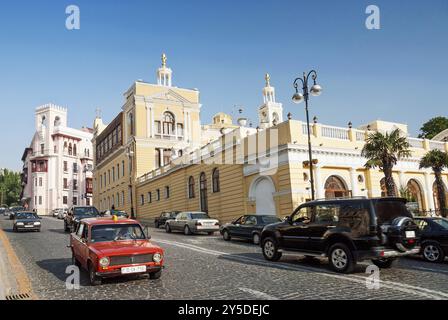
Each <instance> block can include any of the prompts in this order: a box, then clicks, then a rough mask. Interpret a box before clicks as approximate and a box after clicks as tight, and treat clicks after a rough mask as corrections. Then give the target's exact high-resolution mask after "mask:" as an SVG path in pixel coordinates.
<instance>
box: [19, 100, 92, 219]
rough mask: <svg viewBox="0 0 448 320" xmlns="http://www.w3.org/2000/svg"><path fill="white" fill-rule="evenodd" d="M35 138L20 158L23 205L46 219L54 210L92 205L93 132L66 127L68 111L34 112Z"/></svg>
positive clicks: (48, 108) (46, 107)
mask: <svg viewBox="0 0 448 320" xmlns="http://www.w3.org/2000/svg"><path fill="white" fill-rule="evenodd" d="M35 128H36V131H35V134H34V136H33V139H32V141H31V144H30V146H29V147H27V148H26V149H25V151H24V153H23V156H22V162H23V172H22V196H21V199H22V203H23V205H24V206H25V207H27V208H28V209H30V210H34V209H35V210H36V211H37V212H38V213H39V214H41V215H48V214H50V213H51V211H52V210H53V209H56V208H69V207H70V206H72V205H91V204H92V203H93V201H92V197H93V176H92V170H93V149H92V142H91V140H92V130H91V129H88V128H82V129H81V130H78V129H73V128H70V127H68V126H67V109H66V108H62V107H60V106H56V105H53V104H48V105H44V106H41V107H38V108H37V109H36V112H35Z"/></svg>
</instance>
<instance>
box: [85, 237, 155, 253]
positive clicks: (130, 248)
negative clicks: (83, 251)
mask: <svg viewBox="0 0 448 320" xmlns="http://www.w3.org/2000/svg"><path fill="white" fill-rule="evenodd" d="M90 248H91V249H93V250H94V251H97V252H98V253H99V254H100V255H102V256H120V255H135V254H146V253H155V252H163V250H162V249H161V248H160V247H159V246H157V245H154V244H152V243H151V242H150V241H147V240H139V241H112V242H99V243H94V244H91V245H90Z"/></svg>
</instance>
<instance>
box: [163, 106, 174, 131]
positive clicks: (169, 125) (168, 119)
mask: <svg viewBox="0 0 448 320" xmlns="http://www.w3.org/2000/svg"><path fill="white" fill-rule="evenodd" d="M174 125H175V121H174V115H173V114H172V113H171V112H165V113H164V114H163V134H170V135H173V134H174Z"/></svg>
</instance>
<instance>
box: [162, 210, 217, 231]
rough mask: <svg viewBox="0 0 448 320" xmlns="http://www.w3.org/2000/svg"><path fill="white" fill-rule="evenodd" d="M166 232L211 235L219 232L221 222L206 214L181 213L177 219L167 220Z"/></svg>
mask: <svg viewBox="0 0 448 320" xmlns="http://www.w3.org/2000/svg"><path fill="white" fill-rule="evenodd" d="M165 230H166V232H168V233H170V232H171V231H183V232H184V234H185V235H190V234H195V233H199V232H206V233H208V234H209V235H212V234H214V233H215V232H216V231H219V221H218V220H216V219H212V218H210V217H209V216H208V215H207V213H205V212H180V213H178V214H177V216H176V218H174V219H170V220H167V221H166V223H165Z"/></svg>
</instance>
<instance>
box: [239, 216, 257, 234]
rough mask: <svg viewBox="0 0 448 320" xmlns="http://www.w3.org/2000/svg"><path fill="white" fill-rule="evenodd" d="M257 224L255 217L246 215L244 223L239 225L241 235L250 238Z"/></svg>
mask: <svg viewBox="0 0 448 320" xmlns="http://www.w3.org/2000/svg"><path fill="white" fill-rule="evenodd" d="M256 225H257V217H255V216H246V219H245V221H244V224H243V225H242V226H241V237H243V238H248V239H252V232H253V231H254V230H255V227H256Z"/></svg>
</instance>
